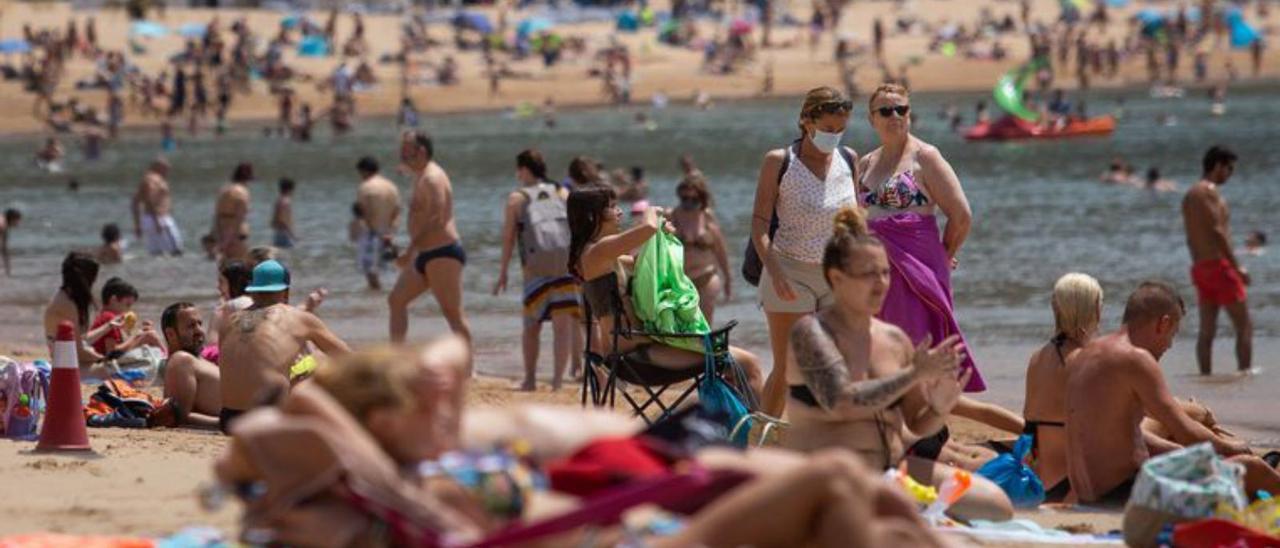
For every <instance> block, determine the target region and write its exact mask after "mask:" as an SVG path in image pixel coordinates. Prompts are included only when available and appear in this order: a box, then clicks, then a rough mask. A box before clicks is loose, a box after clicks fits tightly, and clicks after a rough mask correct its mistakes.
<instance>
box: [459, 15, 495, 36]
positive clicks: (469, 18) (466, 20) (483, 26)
mask: <svg viewBox="0 0 1280 548" xmlns="http://www.w3.org/2000/svg"><path fill="white" fill-rule="evenodd" d="M453 26H455V27H461V28H464V29H471V30H474V31H476V32H479V33H481V34H489V33H491V32H493V23H491V22H489V18H488V17H485V15H484V14H483V13H479V12H475V11H460V12H458V14H457V15H455V16H453Z"/></svg>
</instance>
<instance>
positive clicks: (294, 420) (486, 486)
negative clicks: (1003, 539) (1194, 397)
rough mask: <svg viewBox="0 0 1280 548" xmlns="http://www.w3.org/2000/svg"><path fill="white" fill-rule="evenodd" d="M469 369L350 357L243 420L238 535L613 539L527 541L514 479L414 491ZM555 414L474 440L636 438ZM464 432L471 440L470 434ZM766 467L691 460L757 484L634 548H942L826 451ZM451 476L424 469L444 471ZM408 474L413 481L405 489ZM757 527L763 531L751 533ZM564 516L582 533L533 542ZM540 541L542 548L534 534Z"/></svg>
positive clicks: (413, 358)
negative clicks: (530, 426)
mask: <svg viewBox="0 0 1280 548" xmlns="http://www.w3.org/2000/svg"><path fill="white" fill-rule="evenodd" d="M469 360H470V356H469V353H468V350H467V346H466V344H465V342H463V341H462V340H461V339H458V338H456V337H451V338H448V339H444V340H442V341H437V342H436V343H433V344H431V345H428V346H427V347H426V348H424V349H423V350H421V351H418V352H410V351H405V350H375V351H367V352H362V353H357V354H354V355H351V356H348V357H346V358H344V359H343V360H342V361H340V362H339V363H335V364H333V365H330V366H326V367H322V368H321V369H320V370H319V371H318V372H317V374H316V376H315V380H314V382H312V383H308V384H305V385H301V386H299V387H298V388H297V389H295V390H294V391H292V392H291V393H290V394H289V396H288V397H287V398H286V400H285V402H284V404H283V405H282V406H281V407H280V408H278V409H277V408H263V409H260V410H256V411H253V412H251V413H250V414H247V415H246V416H245V417H244V418H243V419H241V420H240V421H239V422H237V424H236V425H235V426H234V427H233V429H232V430H233V431H232V434H233V437H232V443H231V446H230V447H229V449H228V451H227V452H226V454H224V455H223V456H222V457H221V458H220V459H219V460H218V461H217V462H216V464H215V471H216V473H217V475H218V477H219V479H220V480H221V481H223V482H225V483H228V484H232V485H236V486H246V485H251V486H254V489H241V490H240V492H242V493H253V494H252V495H251V496H248V497H246V498H247V499H248V500H246V511H245V516H244V518H245V519H244V521H243V524H244V529H245V534H246V535H247V536H249V535H250V533H253V534H254V535H256V536H257V538H260V539H267V540H269V541H272V542H278V543H287V544H291V545H298V546H316V545H323V546H349V545H362V544H393V545H404V544H416V545H425V546H432V545H441V544H448V545H451V546H467V545H474V544H479V543H485V542H491V543H493V544H492V545H514V544H519V545H522V546H530V545H545V546H567V545H580V544H582V542H581V541H582V540H584V539H585V538H586V535H585V531H584V529H585V527H584V526H586V525H595V526H608V525H610V524H612V523H615V519H614V518H616V517H617V516H600V515H599V514H594V515H596V516H598V517H599V518H600V519H599V520H598V521H581V520H576V519H574V517H575V512H577V510H568V511H565V510H560V511H559V512H558V516H557V517H554V518H551V519H549V520H546V521H535V522H534V523H533V524H532V525H529V526H524V525H521V523H520V522H521V520H524V519H528V518H530V515H529V514H530V512H529V511H528V510H526V508H528V507H529V506H530V505H529V504H526V502H528V498H527V497H525V496H524V494H525V493H526V492H527V490H523V487H522V485H523V482H521V481H518V480H516V479H515V477H516V476H517V474H510V475H507V476H505V477H506V478H508V479H504V480H501V481H488V480H486V479H481V480H480V481H475V477H476V476H477V475H478V476H481V477H485V476H490V475H491V474H489V472H492V471H491V470H490V471H486V470H479V471H476V470H472V471H471V472H472V473H463V474H459V475H458V476H456V478H455V476H452V475H450V474H439V475H433V476H429V477H425V478H424V477H423V476H422V475H421V471H422V470H424V467H423V466H418V465H420V464H421V463H422V462H423V461H425V460H427V459H433V458H437V457H440V456H441V455H442V452H443V451H445V450H449V449H456V448H458V446H459V445H464V444H465V439H464V438H465V436H463V437H459V434H460V433H461V432H460V429H461V428H462V427H463V425H464V420H463V419H464V417H463V416H462V409H463V407H462V400H463V397H462V395H463V393H464V392H465V387H466V382H467V375H466V371H468V370H469V367H468V362H469ZM357 380H358V381H359V382H356V381H357ZM539 413H542V414H544V415H546V414H548V413H549V414H556V413H557V411H551V410H548V409H543V410H542V411H540V412H539ZM558 413H559V414H560V415H561V416H559V417H556V420H554V421H539V420H537V419H535V420H533V422H535V423H536V422H545V423H546V425H551V424H555V423H567V422H572V423H573V424H574V425H575V426H577V427H578V428H575V429H563V428H561V429H558V430H557V429H556V428H554V427H552V428H551V429H550V430H545V429H543V428H538V429H536V430H537V433H531V432H529V431H527V430H526V431H523V432H515V431H514V429H513V428H512V427H511V426H509V425H513V424H516V423H518V422H521V421H520V419H519V417H522V416H525V415H527V413H526V412H525V411H524V410H519V409H509V410H503V411H498V412H497V414H491V415H489V417H488V419H483V420H487V421H489V420H490V419H492V420H491V421H490V422H492V424H488V425H487V426H485V425H476V428H477V430H484V432H483V433H482V435H481V436H480V437H482V438H485V439H493V437H494V436H495V431H502V430H504V429H505V430H506V431H507V433H506V434H496V435H497V436H498V437H502V436H504V435H516V434H519V435H521V436H538V435H539V434H546V435H549V436H550V437H552V438H560V439H551V440H548V439H539V438H536V437H533V438H526V439H528V441H530V442H533V443H532V445H533V447H532V448H531V449H530V451H531V452H532V453H533V454H536V455H538V456H540V457H543V458H549V457H552V456H554V455H556V454H557V453H567V452H568V451H573V450H575V449H576V446H577V445H579V444H581V443H582V442H583V440H585V439H588V438H590V437H593V436H594V437H599V436H601V435H606V436H617V435H619V434H622V433H624V432H629V431H633V429H634V428H636V426H635V425H636V423H635V422H634V421H627V420H624V419H620V418H619V417H617V416H616V415H611V414H608V413H602V412H584V411H579V410H560V411H558ZM498 415H504V416H502V417H499V416H498ZM544 418H545V417H544ZM565 419H568V420H565ZM465 424H466V427H467V428H471V427H472V426H473V425H474V422H472V421H466V422H465ZM546 425H544V426H546ZM719 451H720V452H722V453H723V452H725V451H724V450H719ZM763 453H765V454H768V453H773V455H772V458H768V457H769V456H768V455H766V459H763V460H764V461H767V462H757V463H756V464H754V465H752V464H750V463H749V461H751V460H761V459H752V458H748V457H743V456H739V457H738V458H737V461H738V462H736V463H735V462H732V461H733V460H734V459H733V458H732V457H729V456H726V455H718V456H717V455H715V454H714V453H707V454H706V455H705V456H699V457H697V459H698V460H699V461H700V463H701V464H702V465H703V466H706V467H707V468H715V467H716V466H722V467H725V468H731V469H736V470H744V469H746V470H750V471H752V472H759V473H758V474H755V477H754V479H747V480H745V481H742V482H739V483H737V484H735V486H734V487H733V488H732V489H731V490H730V491H729V492H727V493H726V494H723V495H720V496H718V497H716V498H715V499H714V500H713V501H712V502H710V503H709V504H708V505H706V506H704V507H702V508H701V509H700V510H698V511H697V512H696V513H695V514H694V515H692V516H691V517H689V518H687V519H686V521H684V522H683V523H682V524H681V526H680V527H679V529H678V530H677V531H675V532H674V533H669V534H668V535H667V536H659V535H653V534H646V535H644V536H645V537H647V538H643V539H642V540H643V541H644V542H643V544H644V545H645V546H657V547H665V546H672V547H676V546H699V545H701V546H738V545H745V544H751V545H756V546H854V547H859V546H891V545H903V546H943V545H944V543H943V542H942V541H941V540H940V539H939V538H937V537H936V535H935V534H934V533H932V532H931V531H930V530H929V529H928V528H927V527H925V526H924V524H923V523H922V522H921V520H920V519H919V517H918V516H917V515H916V509H915V507H914V505H913V504H912V503H910V502H908V501H907V500H906V499H904V498H903V497H902V495H901V494H899V493H898V492H896V490H894V488H891V487H889V484H888V483H885V482H883V481H880V480H879V479H878V478H877V477H876V475H875V474H872V473H870V472H868V471H867V470H866V469H865V468H864V467H863V466H862V465H861V464H859V463H858V461H857V459H856V458H854V457H853V456H852V455H849V454H847V453H846V452H842V451H832V452H827V453H824V454H823V455H819V456H815V457H812V458H804V457H800V456H796V455H786V454H781V453H782V452H780V451H773V452H769V451H764V452H763ZM447 460H448V459H447V458H440V459H438V460H436V461H434V462H435V463H437V464H438V465H441V467H444V468H446V469H447V468H449V467H447V466H443V465H444V463H445V462H446V461H447ZM415 467H416V468H415ZM415 469H416V470H417V471H418V472H419V474H418V475H417V476H415V475H413V474H409V475H405V474H404V471H405V470H415ZM475 472H478V474H477V473H475ZM468 476H470V479H468ZM488 479H492V478H488ZM699 494H700V493H690V494H689V495H692V496H698V495H699ZM593 500H595V499H593ZM570 506H572V503H571V504H570ZM592 508H594V507H592V506H589V505H587V506H583V507H582V508H581V510H583V511H584V513H581V514H578V515H580V516H591V515H592V514H590V513H589V512H586V511H588V510H591V509H592ZM766 513H767V515H768V516H769V519H767V520H760V519H752V518H753V517H756V516H762V515H766ZM566 516H567V517H568V518H570V520H569V521H571V522H574V523H580V525H576V526H574V527H573V528H572V529H565V528H563V527H558V528H551V529H548V528H547V527H540V526H541V525H545V524H547V523H549V522H554V521H558V520H562V519H564V517H566ZM535 519H537V518H535ZM595 529H597V530H596V531H595V536H594V537H593V538H594V539H595V542H594V545H604V546H612V545H614V544H615V543H616V542H617V541H620V540H622V538H623V537H622V536H621V534H620V533H621V532H620V531H619V530H618V528H616V527H615V528H612V529H603V530H600V529H599V527H595ZM548 530H554V532H553V533H550V534H539V531H541V532H542V533H545V532H546V531H548ZM566 535H568V536H566ZM571 537H575V538H571ZM497 539H505V540H502V541H499V540H497ZM260 541H261V540H260Z"/></svg>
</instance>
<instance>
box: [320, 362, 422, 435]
mask: <svg viewBox="0 0 1280 548" xmlns="http://www.w3.org/2000/svg"><path fill="white" fill-rule="evenodd" d="M423 375H424V370H423V368H422V365H421V364H419V363H418V360H417V359H415V356H414V355H413V354H412V353H410V352H408V351H406V350H403V349H398V348H393V347H389V346H387V347H380V348H373V349H369V350H362V351H360V352H355V353H352V354H349V355H347V356H345V357H343V358H341V359H338V360H335V361H332V362H328V363H325V364H323V365H321V366H320V367H319V368H317V369H316V372H315V375H314V376H313V377H312V379H314V380H315V383H316V384H317V385H319V386H320V387H321V388H323V389H324V390H325V391H326V392H328V393H329V395H331V396H333V399H335V400H337V401H338V403H339V404H341V405H342V407H343V408H345V409H346V410H347V412H348V413H351V415H352V416H353V417H355V418H356V419H357V420H360V421H364V420H365V419H367V418H368V416H369V413H370V412H372V411H373V410H375V409H383V408H389V409H392V410H396V411H405V410H409V409H412V408H413V407H414V405H416V403H417V400H416V395H415V394H414V386H415V385H416V384H417V383H418V382H419V381H420V380H421V379H422V378H423Z"/></svg>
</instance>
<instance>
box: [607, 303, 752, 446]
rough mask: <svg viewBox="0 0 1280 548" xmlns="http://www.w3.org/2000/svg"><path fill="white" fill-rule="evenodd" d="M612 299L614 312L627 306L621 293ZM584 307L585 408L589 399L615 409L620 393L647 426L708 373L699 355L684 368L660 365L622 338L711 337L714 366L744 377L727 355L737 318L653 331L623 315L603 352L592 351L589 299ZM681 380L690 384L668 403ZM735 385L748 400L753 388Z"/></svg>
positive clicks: (681, 400)
mask: <svg viewBox="0 0 1280 548" xmlns="http://www.w3.org/2000/svg"><path fill="white" fill-rule="evenodd" d="M610 298H611V299H613V300H614V306H613V309H614V310H623V307H622V297H621V296H620V295H618V294H617V292H614V294H613V295H611V296H610ZM583 307H584V310H585V312H586V314H585V321H586V325H587V344H586V351H585V356H584V360H583V362H584V363H585V364H586V365H585V366H584V367H583V372H582V406H583V407H586V406H587V402H588V401H590V402H591V404H592V405H594V406H596V407H603V406H605V405H608V406H609V407H610V408H613V407H614V405H615V403H616V401H617V394H618V393H621V394H622V398H623V399H624V400H626V402H627V404H629V405H630V406H631V409H632V411H634V412H635V414H636V416H638V417H640V418H642V419H644V421H645V422H646V423H648V424H653V423H655V422H659V421H661V420H663V419H665V418H667V416H669V415H670V414H671V413H672V412H674V411H675V410H676V409H679V407H680V405H681V404H683V403H684V402H685V401H686V400H688V399H689V396H691V395H693V394H694V393H695V392H696V391H697V390H698V387H699V386H701V385H702V381H703V377H704V375H705V373H706V364H705V362H704V361H703V358H698V359H697V360H696V361H694V362H691V363H689V364H688V366H686V367H664V366H659V365H655V364H652V363H647V362H645V361H644V360H643V357H642V356H640V355H639V354H640V353H638V352H636V351H630V352H619V351H618V342H619V341H620V340H621V339H623V338H631V337H647V338H651V339H659V338H666V339H696V340H703V339H707V340H709V341H710V344H709V345H708V347H709V348H710V349H711V353H712V354H713V358H714V359H715V370H716V371H717V372H718V373H720V374H724V373H725V372H729V373H730V374H731V376H732V377H733V378H745V376H744V375H743V374H742V370H741V369H740V368H739V366H738V364H737V363H736V362H734V361H733V358H732V356H731V355H730V353H729V332H730V331H732V330H733V328H734V327H735V326H737V325H738V322H737V321H736V320H734V321H730V322H729V323H726V324H724V325H723V326H721V327H719V328H717V329H715V330H714V331H711V332H710V333H655V332H650V331H641V330H636V329H632V328H631V327H630V325H629V322H627V320H626V319H625V318H622V317H619V318H617V319H616V321H614V322H613V330H612V332H610V333H608V334H607V335H606V336H608V337H609V338H610V341H609V350H608V351H607V352H606V353H605V354H604V355H601V354H598V353H596V352H593V351H592V350H591V341H592V339H593V338H594V337H595V333H594V331H595V330H594V329H593V326H594V323H595V322H594V321H593V319H594V317H595V316H594V313H593V311H592V310H591V305H590V303H586V302H584V303H583ZM619 381H621V382H623V383H625V384H626V386H636V387H639V388H640V389H641V390H642V391H643V393H642V394H638V395H636V396H633V395H632V394H631V392H630V391H628V390H626V386H619V384H618V383H619ZM690 381H691V382H690ZM683 382H689V385H688V386H686V387H684V389H683V390H682V391H681V392H680V393H679V395H677V396H676V398H675V399H674V400H672V401H671V402H670V403H667V402H664V401H663V399H662V396H663V394H665V393H666V392H667V389H669V388H671V387H673V386H674V385H677V384H680V383H683ZM737 388H739V392H741V393H744V394H747V395H748V397H749V398H750V396H749V394H750V390H747V389H746V386H739V387H737ZM752 403H754V402H751V403H748V408H750V409H751V410H753V411H754V410H755V408H756V407H757V406H756V405H752ZM650 408H656V409H657V411H658V412H657V413H656V414H650V413H649V412H648V411H649V410H650Z"/></svg>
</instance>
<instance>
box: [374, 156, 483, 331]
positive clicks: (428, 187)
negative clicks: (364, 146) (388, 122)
mask: <svg viewBox="0 0 1280 548" xmlns="http://www.w3.org/2000/svg"><path fill="white" fill-rule="evenodd" d="M434 152H435V150H434V147H433V145H432V143H431V137H430V136H429V135H427V133H426V132H425V131H406V132H404V134H403V135H402V136H401V139H400V161H401V163H402V164H403V165H404V167H405V168H406V169H408V170H409V172H410V173H411V174H412V176H413V178H414V180H413V196H412V197H411V198H410V200H409V238H410V240H409V245H408V247H407V248H406V249H405V252H404V254H402V255H401V256H400V258H398V259H396V265H397V266H399V267H400V277H399V278H398V279H396V285H395V287H394V288H392V289H391V294H390V295H388V296H387V304H388V305H389V306H390V308H391V322H390V323H391V342H393V343H399V342H404V339H405V335H406V333H408V331H409V305H410V304H411V303H413V301H414V299H417V298H418V296H420V295H422V294H423V293H426V292H427V290H431V294H432V295H433V296H435V298H436V303H438V304H439V305H440V311H441V313H443V314H444V319H445V321H447V322H449V329H450V330H452V331H453V332H454V333H456V334H457V335H459V336H461V337H463V338H464V339H466V340H467V342H468V343H470V342H471V327H470V326H469V325H468V324H467V318H466V316H464V315H463V312H462V267H463V266H464V265H466V263H467V253H466V251H463V249H462V243H461V241H460V240H461V239H460V238H459V237H458V226H457V224H456V223H455V222H454V219H453V187H452V186H451V185H450V184H449V174H448V173H445V171H444V168H442V167H440V164H437V163H436V162H435V160H434V157H435V154H434Z"/></svg>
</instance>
